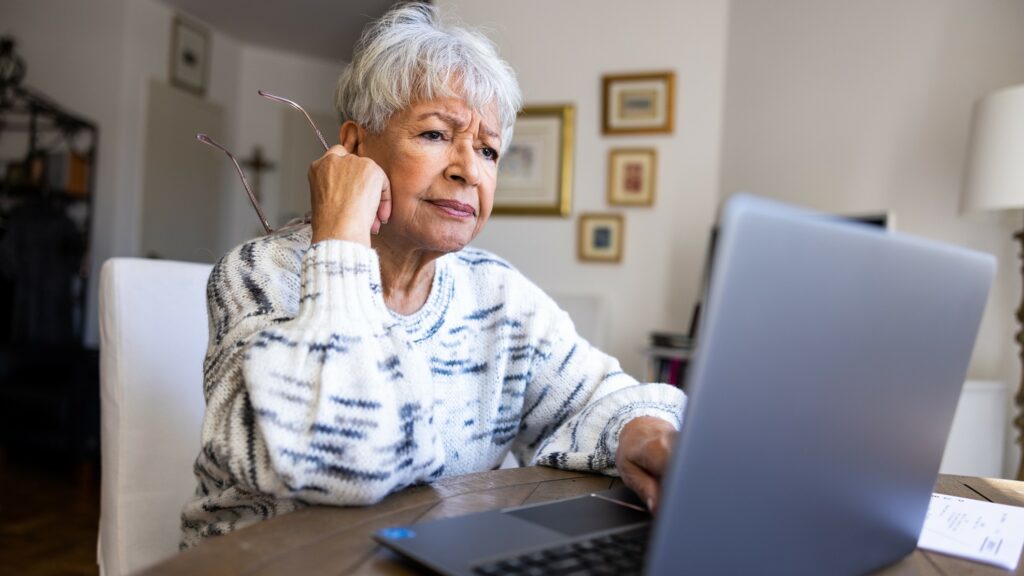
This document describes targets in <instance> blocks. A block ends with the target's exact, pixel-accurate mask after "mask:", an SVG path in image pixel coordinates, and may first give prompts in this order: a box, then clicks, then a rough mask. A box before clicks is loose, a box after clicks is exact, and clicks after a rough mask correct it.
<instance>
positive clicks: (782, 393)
mask: <svg viewBox="0 0 1024 576" xmlns="http://www.w3.org/2000/svg"><path fill="white" fill-rule="evenodd" d="M719 242H720V244H719V247H718V250H717V254H716V258H715V263H714V277H713V278H712V281H711V290H710V295H709V301H708V303H707V304H708V308H707V313H706V314H705V316H704V319H703V323H702V327H701V332H700V333H701V338H700V341H699V343H698V349H697V351H696V356H695V360H694V365H693V367H692V368H691V370H690V378H689V380H688V390H689V392H690V398H689V402H688V407H687V413H686V419H685V422H684V424H683V430H682V433H681V435H680V437H679V441H678V444H677V446H676V448H675V454H674V456H673V461H672V464H671V466H672V469H671V471H670V473H669V474H668V476H667V477H668V478H671V482H670V483H668V484H669V485H666V486H665V488H664V489H665V494H664V497H663V499H662V504H661V506H660V510H659V513H658V514H657V517H656V526H655V530H654V536H653V538H654V540H653V541H652V545H651V546H650V548H649V551H648V559H647V571H648V573H650V574H682V573H686V574H788V575H792V574H860V573H864V572H866V571H869V570H871V569H873V568H876V567H879V566H882V565H885V564H887V563H890V562H893V561H895V560H898V559H899V558H901V557H902V556H904V555H906V554H907V553H909V552H911V551H912V550H913V549H914V547H915V545H916V542H917V536H918V533H919V532H920V528H921V524H922V522H923V519H924V515H925V512H926V510H927V506H928V501H929V498H930V494H931V491H932V488H933V485H934V482H935V479H936V475H937V474H938V469H939V462H940V460H941V457H942V450H943V446H944V445H945V442H946V438H947V436H948V434H949V428H950V424H951V422H952V418H953V412H954V409H955V407H956V403H957V399H958V397H959V394H960V388H961V385H962V383H963V380H964V376H965V374H966V371H967V365H968V361H969V359H970V356H971V351H972V349H973V346H974V340H975V337H976V335H977V330H978V326H979V323H980V320H981V315H982V311H983V309H984V306H985V300H986V298H987V295H988V291H989V287H990V285H991V282H992V277H993V274H994V271H995V262H994V259H993V258H992V257H990V256H988V255H983V254H979V253H974V252H970V251H968V250H964V249H961V248H956V247H952V246H945V245H941V244H938V243H934V242H929V241H925V240H921V239H918V238H913V237H910V236H906V235H900V234H895V233H886V232H884V231H880V230H878V229H875V228H871V227H868V226H864V225H859V224H851V223H845V222H841V221H838V220H836V219H833V218H829V217H826V216H821V215H816V214H811V213H807V212H803V211H799V210H796V209H792V208H789V207H786V206H783V205H780V204H776V203H773V202H768V201H765V200H760V199H756V198H753V197H745V196H738V197H735V198H734V199H732V200H731V201H730V202H729V203H728V205H727V207H726V210H725V212H724V216H723V220H722V236H721V238H720V239H719Z"/></svg>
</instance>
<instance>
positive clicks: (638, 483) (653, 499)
mask: <svg viewBox="0 0 1024 576" xmlns="http://www.w3.org/2000/svg"><path fill="white" fill-rule="evenodd" d="M619 474H620V475H621V476H622V481H623V482H624V483H625V484H626V486H628V487H629V488H630V489H631V490H633V492H635V493H636V495H637V496H639V497H640V499H641V500H643V501H644V502H645V503H646V504H647V509H648V510H650V511H651V512H654V510H655V509H656V508H657V506H658V496H659V495H660V494H659V487H658V479H657V478H655V477H654V476H651V475H650V474H649V473H648V472H647V471H646V470H644V469H643V468H641V467H639V466H637V465H636V464H634V463H632V462H628V461H627V462H624V463H623V464H622V465H621V466H620V467H619Z"/></svg>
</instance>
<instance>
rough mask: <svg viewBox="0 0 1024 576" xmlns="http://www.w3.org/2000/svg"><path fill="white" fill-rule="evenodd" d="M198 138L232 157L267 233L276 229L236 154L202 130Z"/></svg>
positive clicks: (232, 161)
mask: <svg viewBox="0 0 1024 576" xmlns="http://www.w3.org/2000/svg"><path fill="white" fill-rule="evenodd" d="M196 140H199V141H200V142H202V143H203V144H206V145H207V146H213V147H214V148H216V149H218V150H220V151H221V152H223V153H225V154H227V155H228V158H230V159H231V163H232V164H234V165H235V170H236V171H237V172H238V176H239V177H240V178H241V179H242V186H245V193H246V194H248V195H249V202H251V203H252V207H253V208H255V209H256V215H257V216H259V218H260V223H261V224H263V229H264V230H266V232H267V234H270V233H271V232H273V231H274V229H273V228H271V227H270V222H268V221H267V217H266V216H265V215H264V214H263V209H262V208H260V203H259V202H258V201H257V200H256V195H255V194H253V192H252V188H251V187H250V186H249V181H248V180H247V179H246V178H245V172H243V171H242V167H241V166H239V165H238V160H237V159H236V158H235V155H234V154H232V153H231V152H228V149H227V148H225V147H223V146H221V145H220V144H218V143H217V142H215V141H214V140H213V138H210V137H209V136H207V135H206V134H203V133H202V132H199V133H198V134H196Z"/></svg>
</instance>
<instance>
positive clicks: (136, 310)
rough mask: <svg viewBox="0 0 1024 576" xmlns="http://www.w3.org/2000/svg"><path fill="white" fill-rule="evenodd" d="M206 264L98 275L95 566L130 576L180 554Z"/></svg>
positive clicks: (144, 264) (109, 574) (126, 267)
mask: <svg viewBox="0 0 1024 576" xmlns="http://www.w3.org/2000/svg"><path fill="white" fill-rule="evenodd" d="M210 270H211V266H209V265H205V264H189V263H184V262H170V261H165V260H142V259H135V258H113V259H110V260H107V261H106V262H105V263H104V264H103V268H102V270H101V272H100V306H99V313H100V382H101V384H100V386H101V391H100V398H101V400H100V402H101V420H102V423H101V429H102V464H103V466H102V469H103V481H102V495H101V507H100V542H99V551H98V555H99V559H98V560H99V564H100V568H101V571H102V572H103V574H105V575H106V576H119V575H121V574H130V573H134V572H137V571H139V570H141V569H143V568H146V567H147V566H150V565H152V564H154V563H156V562H159V561H160V560H163V559H165V558H167V557H169V556H171V555H173V554H174V553H176V552H177V550H178V541H179V538H180V534H181V532H180V516H181V508H182V506H183V505H184V503H185V501H186V500H187V499H188V498H189V497H190V495H191V494H192V493H193V492H194V491H195V478H194V476H193V475H192V465H193V463H194V461H195V458H196V455H197V454H198V451H199V434H200V428H201V426H202V418H203V411H204V405H205V404H204V401H203V356H204V355H205V353H206V346H207V333H208V326H207V316H206V303H205V300H206V281H207V278H208V277H209V275H210Z"/></svg>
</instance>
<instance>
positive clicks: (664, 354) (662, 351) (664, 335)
mask: <svg viewBox="0 0 1024 576" xmlns="http://www.w3.org/2000/svg"><path fill="white" fill-rule="evenodd" d="M692 351H693V340H692V339H691V338H690V336H689V335H687V334H680V333H673V332H651V340H650V346H649V347H648V348H647V349H645V350H644V353H645V354H646V355H647V380H648V381H649V382H660V383H664V384H671V385H673V386H679V387H682V385H683V382H684V381H685V378H686V367H687V365H688V364H689V360H690V354H691V353H692Z"/></svg>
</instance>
